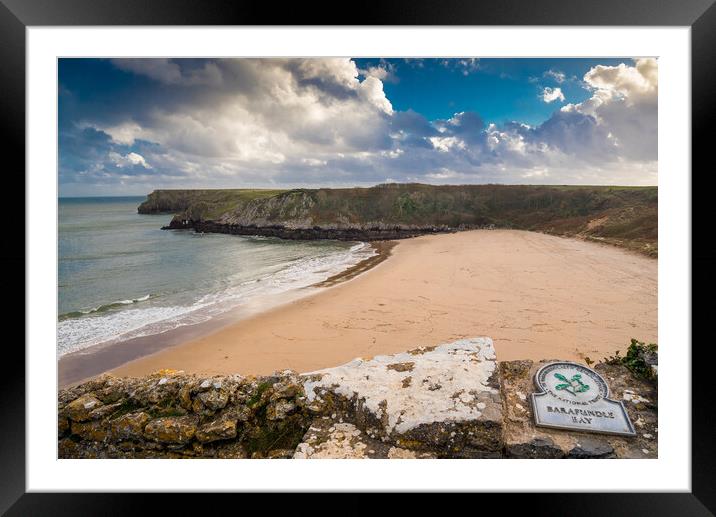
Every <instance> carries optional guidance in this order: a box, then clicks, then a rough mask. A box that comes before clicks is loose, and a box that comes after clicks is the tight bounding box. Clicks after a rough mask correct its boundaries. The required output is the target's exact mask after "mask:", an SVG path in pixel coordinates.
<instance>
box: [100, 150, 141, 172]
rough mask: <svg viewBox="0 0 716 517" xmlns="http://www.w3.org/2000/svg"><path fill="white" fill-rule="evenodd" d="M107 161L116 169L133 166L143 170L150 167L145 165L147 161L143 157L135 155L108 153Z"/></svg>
mask: <svg viewBox="0 0 716 517" xmlns="http://www.w3.org/2000/svg"><path fill="white" fill-rule="evenodd" d="M108 156H109V160H110V161H111V162H112V163H114V164H115V165H116V166H117V167H120V168H122V167H133V166H137V165H139V166H141V167H144V168H145V169H151V168H152V166H151V165H149V164H148V163H147V161H146V160H145V159H144V156H142V155H141V154H137V153H134V152H132V153H127V154H126V155H121V154H119V153H117V152H114V151H110V153H109V155H108Z"/></svg>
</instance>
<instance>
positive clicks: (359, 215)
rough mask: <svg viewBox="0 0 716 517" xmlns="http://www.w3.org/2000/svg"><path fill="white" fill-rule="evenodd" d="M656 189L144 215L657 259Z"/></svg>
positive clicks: (160, 195)
mask: <svg viewBox="0 0 716 517" xmlns="http://www.w3.org/2000/svg"><path fill="white" fill-rule="evenodd" d="M657 197H658V191H657V188H656V187H643V188H628V189H626V188H619V187H555V186H536V185H422V184H415V183H413V184H386V185H377V186H375V187H370V188H344V189H328V188H322V189H294V190H285V191H282V190H248V189H226V190H224V189H217V190H158V191H154V192H152V193H151V194H150V195H149V196H148V197H147V200H146V201H145V202H143V203H142V204H141V205H140V206H139V208H138V211H139V213H143V214H153V213H167V212H173V213H174V214H175V216H174V218H173V219H172V220H171V222H170V223H169V224H168V225H167V226H164V228H165V229H172V230H174V229H194V230H196V231H199V232H212V233H229V234H236V235H262V236H272V237H280V238H282V239H302V240H303V239H340V240H363V241H370V240H387V239H391V240H392V239H401V238H407V237H414V236H418V235H425V234H431V233H441V232H450V231H458V230H467V229H477V228H513V229H521V230H531V231H540V232H545V233H550V234H554V235H564V236H572V237H579V238H583V239H590V240H596V241H599V242H606V243H611V244H615V245H618V246H623V247H627V248H631V249H635V250H638V251H641V252H643V253H646V254H648V255H652V256H656V253H657V227H658V225H657V211H658V207H657Z"/></svg>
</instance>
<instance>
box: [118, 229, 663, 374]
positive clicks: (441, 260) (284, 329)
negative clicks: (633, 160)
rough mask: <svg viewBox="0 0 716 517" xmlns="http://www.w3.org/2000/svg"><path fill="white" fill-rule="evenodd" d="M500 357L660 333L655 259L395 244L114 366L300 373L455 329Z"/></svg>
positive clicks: (542, 240)
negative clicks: (268, 303) (352, 271)
mask: <svg viewBox="0 0 716 517" xmlns="http://www.w3.org/2000/svg"><path fill="white" fill-rule="evenodd" d="M472 336H489V337H491V338H492V339H493V340H494V344H495V348H496V350H497V356H498V359H499V360H512V359H565V360H577V361H583V359H584V357H585V356H587V357H589V358H591V359H592V360H600V359H602V358H604V357H606V356H610V355H612V354H613V353H614V352H615V351H616V350H621V351H624V350H625V349H626V348H627V346H628V345H629V340H630V339H631V338H636V339H638V340H640V341H646V342H657V261H656V260H654V259H651V258H647V257H643V256H640V255H636V254H634V253H632V252H627V251H624V250H621V249H618V248H615V247H611V246H608V245H602V244H597V243H592V242H585V241H580V240H574V239H565V238H560V237H554V236H549V235H544V234H540V233H532V232H524V231H511V230H477V231H468V232H459V233H454V234H441V235H431V236H424V237H418V238H414V239H407V240H402V241H399V242H398V243H397V244H396V245H395V246H394V247H393V249H392V251H391V256H390V257H389V258H388V259H387V260H384V261H382V262H379V263H377V265H375V267H373V268H372V269H370V270H368V271H365V272H363V273H362V274H360V275H358V276H355V277H352V278H350V279H347V280H346V281H343V282H340V283H337V284H334V285H332V286H331V287H327V288H325V289H324V290H322V291H319V292H318V293H317V294H314V295H311V296H308V297H305V298H301V299H299V300H296V301H293V302H290V303H287V304H285V305H282V306H280V307H277V308H275V309H272V310H269V311H267V312H263V313H261V314H258V315H255V316H252V317H250V318H248V319H245V320H242V321H239V322H236V323H232V324H229V325H226V326H224V327H222V328H220V329H218V330H217V331H216V332H213V333H211V334H209V335H206V336H203V337H200V338H198V339H194V340H191V341H189V342H186V343H183V344H179V345H176V346H173V347H171V348H166V349H163V350H161V351H159V352H157V353H155V354H153V355H150V356H146V357H142V358H139V359H136V360H134V361H131V362H129V363H127V364H125V365H123V366H120V367H118V368H116V369H114V370H113V371H112V373H114V374H115V375H121V376H126V375H129V376H138V375H145V374H149V373H151V372H154V371H156V370H159V369H161V368H174V369H178V370H184V371H186V372H188V373H198V374H228V373H239V374H256V375H258V374H270V373H272V372H274V371H277V370H282V369H286V368H290V369H293V370H296V371H298V372H309V371H313V370H317V369H321V368H326V367H331V366H336V365H339V364H342V363H345V362H347V361H350V360H352V359H354V358H356V357H362V358H364V359H368V358H370V357H372V356H375V355H379V354H391V353H396V352H401V351H405V350H408V349H411V348H415V347H417V346H423V345H435V344H439V343H442V342H446V341H451V340H455V339H459V338H463V337H472Z"/></svg>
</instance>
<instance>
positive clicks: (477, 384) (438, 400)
mask: <svg viewBox="0 0 716 517" xmlns="http://www.w3.org/2000/svg"><path fill="white" fill-rule="evenodd" d="M496 371H497V367H496V362H495V350H494V347H493V344H492V340H491V339H490V338H486V337H482V338H471V339H461V340H459V341H454V342H452V343H445V344H442V345H438V346H435V347H423V348H418V349H415V350H411V351H409V352H404V353H400V354H395V355H383V356H376V357H374V358H373V359H371V360H369V361H364V360H362V359H355V360H353V361H351V362H349V363H347V364H345V365H343V366H339V367H336V368H329V369H325V370H320V371H317V372H311V373H309V374H305V377H307V380H306V381H305V382H304V388H305V390H306V395H307V397H308V399H309V403H312V402H315V401H320V400H321V399H324V398H327V397H329V398H330V397H331V396H338V397H339V398H341V399H343V401H344V406H345V408H346V410H347V411H348V412H349V413H352V415H351V416H352V417H353V418H352V419H354V421H355V422H356V425H357V427H358V428H359V429H361V431H363V432H365V433H367V434H368V436H370V437H373V438H376V439H380V440H383V441H386V442H389V443H394V444H396V445H398V446H400V447H405V448H408V449H413V450H433V451H440V453H441V455H443V456H450V457H460V456H469V457H491V456H495V455H498V454H499V451H500V448H501V440H500V434H501V429H502V409H501V399H500V393H499V383H498V381H497V374H496Z"/></svg>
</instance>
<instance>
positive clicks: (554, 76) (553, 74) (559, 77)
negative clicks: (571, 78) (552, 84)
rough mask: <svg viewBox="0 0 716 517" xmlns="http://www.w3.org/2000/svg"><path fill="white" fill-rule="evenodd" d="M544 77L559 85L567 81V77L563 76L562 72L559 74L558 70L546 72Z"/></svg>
mask: <svg viewBox="0 0 716 517" xmlns="http://www.w3.org/2000/svg"><path fill="white" fill-rule="evenodd" d="M544 75H545V77H551V78H552V79H554V80H555V81H557V83H559V84H562V83H563V82H564V81H566V80H567V76H566V75H565V74H564V72H560V71H559V70H547V71H546V72H545V73H544Z"/></svg>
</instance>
